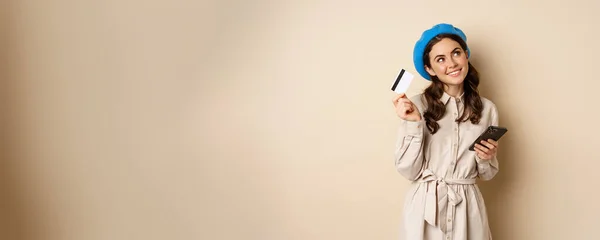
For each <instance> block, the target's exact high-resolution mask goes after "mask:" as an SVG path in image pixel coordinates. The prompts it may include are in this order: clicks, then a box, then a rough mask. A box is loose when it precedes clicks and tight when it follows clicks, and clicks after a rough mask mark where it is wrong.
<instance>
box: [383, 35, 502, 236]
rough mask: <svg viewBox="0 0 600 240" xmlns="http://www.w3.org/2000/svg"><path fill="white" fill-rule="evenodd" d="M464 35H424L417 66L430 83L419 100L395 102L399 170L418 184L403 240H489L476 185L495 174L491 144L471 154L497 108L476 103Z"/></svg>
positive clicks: (494, 149)
mask: <svg viewBox="0 0 600 240" xmlns="http://www.w3.org/2000/svg"><path fill="white" fill-rule="evenodd" d="M469 56H470V51H469V48H468V46H467V44H466V36H465V34H464V33H463V32H462V31H461V30H460V29H458V28H456V27H454V26H452V25H450V24H438V25H435V26H434V27H433V28H431V29H429V30H426V31H425V32H423V34H422V36H421V38H420V39H419V40H418V41H417V43H416V45H415V49H414V56H413V57H414V59H413V60H414V64H415V67H416V69H417V71H418V72H419V74H420V75H421V76H423V77H424V78H425V79H427V80H429V81H431V85H430V86H429V87H428V88H426V89H425V91H424V92H423V93H422V94H419V95H416V96H414V97H412V98H410V99H409V98H407V97H406V95H405V94H400V95H397V96H396V97H395V98H394V99H393V103H394V106H395V108H396V113H397V115H398V117H399V118H400V119H401V120H400V129H399V136H398V142H397V144H396V150H395V165H396V169H397V170H398V172H399V173H400V174H401V175H402V176H404V177H406V178H407V179H408V180H411V181H413V183H412V185H411V186H410V188H409V191H408V194H407V195H406V199H405V204H404V218H403V219H404V221H403V222H404V225H405V226H404V231H405V232H404V238H405V239H406V240H421V239H436V240H438V239H452V240H467V239H468V240H489V239H492V236H491V233H490V228H489V225H488V219H487V213H486V207H485V204H484V201H483V197H482V195H481V192H480V191H479V188H478V187H477V185H476V182H475V181H476V179H477V178H480V179H482V180H490V179H492V178H493V177H494V176H495V175H496V173H497V172H498V159H497V158H496V152H497V148H498V143H497V142H495V141H493V140H488V141H481V142H480V143H478V144H476V147H475V151H470V150H469V146H470V145H471V144H472V143H473V142H474V141H475V140H476V139H477V137H478V136H479V135H480V134H481V133H482V132H483V131H484V130H485V129H486V128H487V127H488V126H490V125H495V126H497V125H498V111H497V109H496V106H495V105H494V103H492V102H491V101H490V100H488V99H486V98H484V97H481V96H479V93H478V90H477V87H478V85H479V77H478V74H477V71H476V70H475V68H474V67H473V66H472V65H471V64H470V63H469Z"/></svg>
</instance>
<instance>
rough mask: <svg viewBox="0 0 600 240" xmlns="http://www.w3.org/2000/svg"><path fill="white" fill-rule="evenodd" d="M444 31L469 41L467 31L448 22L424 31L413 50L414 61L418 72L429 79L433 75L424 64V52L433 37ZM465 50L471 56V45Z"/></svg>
mask: <svg viewBox="0 0 600 240" xmlns="http://www.w3.org/2000/svg"><path fill="white" fill-rule="evenodd" d="M442 33H449V34H454V35H458V36H459V37H460V38H462V39H463V41H465V43H466V42H467V36H466V35H465V33H463V31H462V30H460V29H458V28H456V27H454V26H452V25H451V24H447V23H440V24H437V25H435V26H433V27H432V28H430V29H428V30H426V31H425V32H423V34H422V35H421V38H420V39H419V41H417V43H416V44H415V50H414V51H413V62H414V63H415V68H416V69H417V72H419V74H421V76H422V77H423V78H425V79H427V80H431V77H430V76H429V73H427V71H426V70H425V65H423V52H424V51H425V47H426V46H427V44H428V43H429V41H431V39H433V38H434V37H435V36H437V35H440V34H442ZM465 50H466V51H467V57H469V56H470V55H471V51H469V47H467V49H465Z"/></svg>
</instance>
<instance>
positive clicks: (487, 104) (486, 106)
mask: <svg viewBox="0 0 600 240" xmlns="http://www.w3.org/2000/svg"><path fill="white" fill-rule="evenodd" d="M480 98H481V103H482V104H483V110H484V111H485V112H487V113H493V114H498V108H497V107H496V104H495V103H494V102H493V101H492V100H490V99H488V98H486V97H483V96H480Z"/></svg>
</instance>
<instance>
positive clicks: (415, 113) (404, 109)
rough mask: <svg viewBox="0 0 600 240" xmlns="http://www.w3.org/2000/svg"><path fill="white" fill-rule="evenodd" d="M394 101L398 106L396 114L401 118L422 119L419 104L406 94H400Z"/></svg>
mask: <svg viewBox="0 0 600 240" xmlns="http://www.w3.org/2000/svg"><path fill="white" fill-rule="evenodd" d="M392 102H393V103H394V107H395V108H396V114H397V115H398V117H400V118H401V119H403V120H406V121H413V122H417V121H421V113H420V112H419V109H417V106H415V104H414V103H413V102H411V101H410V100H409V99H408V97H406V94H404V93H401V94H398V95H397V96H395V97H394V99H393V100H392Z"/></svg>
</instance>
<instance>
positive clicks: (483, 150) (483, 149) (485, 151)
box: [475, 143, 490, 154]
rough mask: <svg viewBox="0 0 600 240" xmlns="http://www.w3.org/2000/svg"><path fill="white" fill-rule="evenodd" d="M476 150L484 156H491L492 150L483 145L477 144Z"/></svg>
mask: <svg viewBox="0 0 600 240" xmlns="http://www.w3.org/2000/svg"><path fill="white" fill-rule="evenodd" d="M475 150H477V152H481V153H483V154H490V149H489V148H486V147H484V146H483V145H481V144H479V143H477V144H475Z"/></svg>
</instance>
